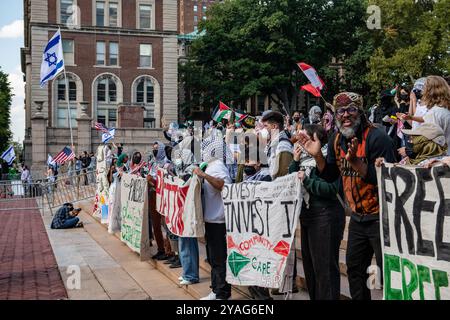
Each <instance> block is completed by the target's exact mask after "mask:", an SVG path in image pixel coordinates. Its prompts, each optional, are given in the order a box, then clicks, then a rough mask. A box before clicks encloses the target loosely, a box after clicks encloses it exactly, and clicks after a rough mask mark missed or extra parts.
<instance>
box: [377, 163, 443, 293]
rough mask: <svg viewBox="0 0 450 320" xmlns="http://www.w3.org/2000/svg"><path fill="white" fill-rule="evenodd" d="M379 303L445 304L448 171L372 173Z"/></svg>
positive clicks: (385, 170) (386, 170) (402, 169)
mask: <svg viewBox="0 0 450 320" xmlns="http://www.w3.org/2000/svg"><path fill="white" fill-rule="evenodd" d="M377 174H378V185H379V195H380V208H381V217H380V232H381V242H382V248H383V279H384V299H385V300H449V299H450V287H449V274H450V169H449V168H448V167H444V166H439V167H433V168H432V169H426V168H419V167H412V166H393V165H386V166H383V167H382V168H378V169H377Z"/></svg>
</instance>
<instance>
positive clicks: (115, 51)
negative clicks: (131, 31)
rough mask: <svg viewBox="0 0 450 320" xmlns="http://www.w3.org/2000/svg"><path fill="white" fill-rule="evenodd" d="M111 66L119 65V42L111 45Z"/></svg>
mask: <svg viewBox="0 0 450 320" xmlns="http://www.w3.org/2000/svg"><path fill="white" fill-rule="evenodd" d="M109 65H110V66H118V65H119V44H118V43H117V42H110V43H109Z"/></svg>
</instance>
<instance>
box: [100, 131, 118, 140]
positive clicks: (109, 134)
mask: <svg viewBox="0 0 450 320" xmlns="http://www.w3.org/2000/svg"><path fill="white" fill-rule="evenodd" d="M115 134H116V129H115V128H111V129H108V132H105V133H104V134H102V142H103V143H108V142H109V141H110V140H112V139H114V136H115Z"/></svg>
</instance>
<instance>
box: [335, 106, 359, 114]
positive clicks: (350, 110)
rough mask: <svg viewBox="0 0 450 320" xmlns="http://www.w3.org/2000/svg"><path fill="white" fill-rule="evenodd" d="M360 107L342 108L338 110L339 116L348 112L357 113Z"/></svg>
mask: <svg viewBox="0 0 450 320" xmlns="http://www.w3.org/2000/svg"><path fill="white" fill-rule="evenodd" d="M358 111H359V109H358V108H357V107H348V108H340V109H338V110H336V114H337V115H338V116H343V115H344V114H345V113H346V112H348V113H349V114H357V113H358Z"/></svg>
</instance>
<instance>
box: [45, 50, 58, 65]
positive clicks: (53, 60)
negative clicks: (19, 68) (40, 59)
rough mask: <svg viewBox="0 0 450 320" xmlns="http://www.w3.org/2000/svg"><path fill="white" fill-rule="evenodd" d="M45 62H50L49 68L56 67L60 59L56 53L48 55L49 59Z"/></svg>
mask: <svg viewBox="0 0 450 320" xmlns="http://www.w3.org/2000/svg"><path fill="white" fill-rule="evenodd" d="M44 61H47V62H48V66H49V67H51V66H56V62H58V58H57V57H56V54H55V53H52V54H49V53H47V58H45V59H44Z"/></svg>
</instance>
